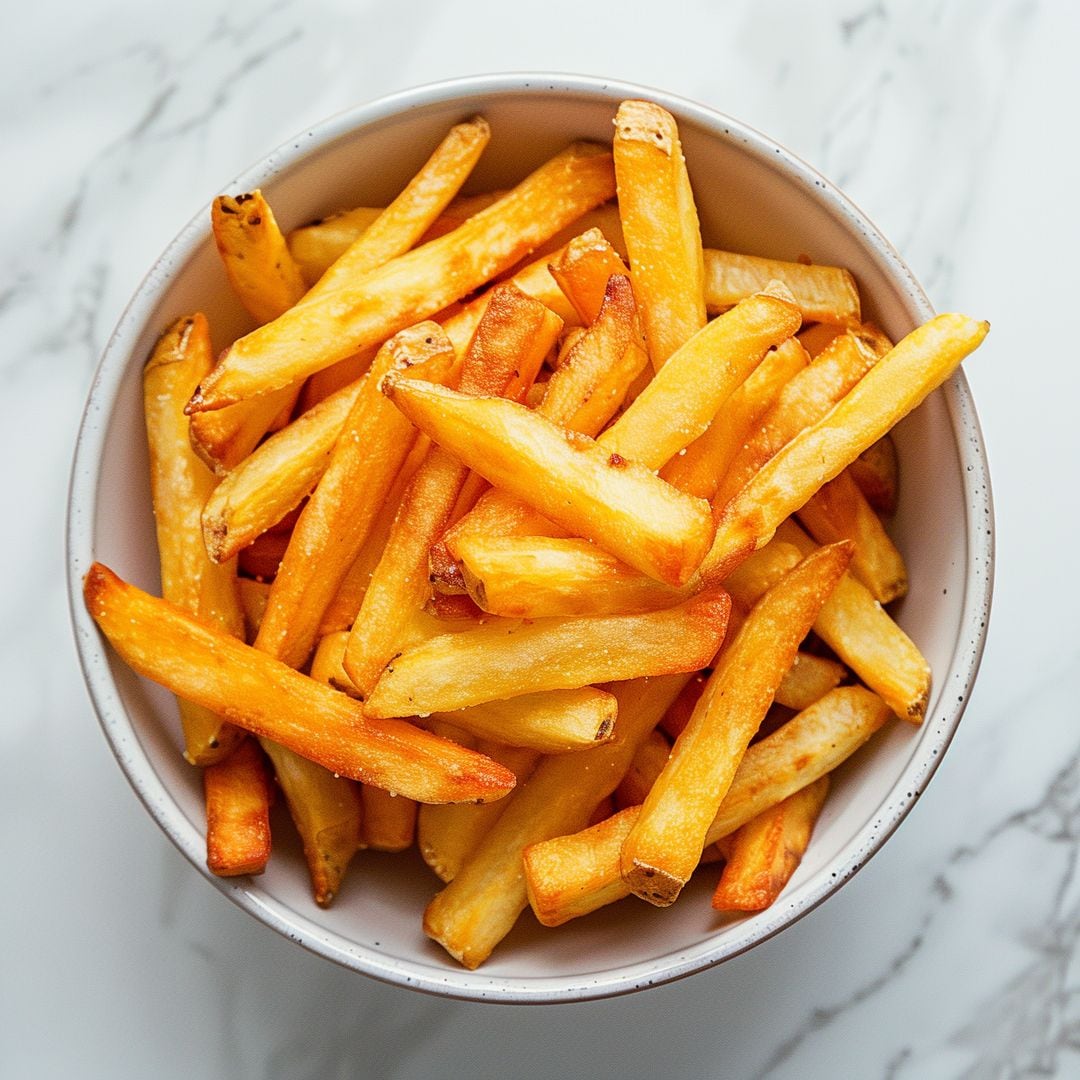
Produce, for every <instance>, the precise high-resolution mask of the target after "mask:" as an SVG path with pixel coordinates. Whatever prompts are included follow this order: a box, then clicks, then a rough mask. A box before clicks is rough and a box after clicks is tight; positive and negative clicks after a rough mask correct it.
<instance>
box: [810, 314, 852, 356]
mask: <svg viewBox="0 0 1080 1080" xmlns="http://www.w3.org/2000/svg"><path fill="white" fill-rule="evenodd" d="M846 329H847V328H846V327H844V326H841V325H839V324H838V323H824V322H821V323H812V324H811V325H810V326H805V327H803V329H802V330H800V331H799V343H800V344H801V345H802V347H803V348H804V349H805V350H806V351H807V352H808V353H809V354H810V356H811V358H813V357H815V356H817V355H818V354H819V353H821V352H823V351H824V350H825V349H826V348H827V347H828V346H829V345H830V344H831V343H832V342H833V341H834V340H835V339H836V338H838V337H839V336H840V335H841V334H843V333H844V332H845V330H846Z"/></svg>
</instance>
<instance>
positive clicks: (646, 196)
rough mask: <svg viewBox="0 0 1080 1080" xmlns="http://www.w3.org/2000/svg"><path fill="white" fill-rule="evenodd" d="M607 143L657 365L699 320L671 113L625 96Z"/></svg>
mask: <svg viewBox="0 0 1080 1080" xmlns="http://www.w3.org/2000/svg"><path fill="white" fill-rule="evenodd" d="M612 147H613V153H614V158H615V177H616V181H617V187H618V195H619V216H620V217H621V218H622V224H623V235H624V237H625V240H626V248H627V252H628V254H629V256H630V268H631V270H632V272H633V280H634V293H635V295H636V296H637V299H638V304H639V306H640V307H641V309H642V322H643V324H644V327H645V339H646V340H647V341H648V343H649V357H650V359H651V360H652V363H653V367H654V368H655V369H656V370H657V371H659V370H660V368H662V367H663V366H664V364H665V363H666V361H667V358H668V357H669V356H670V355H671V354H672V353H673V352H675V350H676V349H678V348H679V347H680V346H681V345H682V344H683V343H684V342H685V341H687V340H688V339H689V338H691V337H692V336H693V335H694V334H696V333H697V332H698V330H700V329H701V328H702V327H703V326H704V325H705V265H704V261H703V257H702V251H701V228H700V226H699V224H698V216H697V208H696V207H695V205H694V194H693V191H692V190H691V188H690V178H689V176H688V175H687V172H686V162H685V160H684V159H683V152H682V144H681V143H680V141H679V132H678V128H677V126H676V123H675V119H674V117H673V116H672V115H671V114H670V113H668V112H667V111H665V110H664V109H662V108H660V106H658V105H654V104H652V103H651V102H648V101H624V102H623V103H622V104H621V105H620V106H619V110H618V112H617V113H616V115H615V138H614V141H613V143H612Z"/></svg>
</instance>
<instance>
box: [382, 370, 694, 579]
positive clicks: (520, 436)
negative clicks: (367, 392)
mask: <svg viewBox="0 0 1080 1080" xmlns="http://www.w3.org/2000/svg"><path fill="white" fill-rule="evenodd" d="M383 389H384V391H385V392H386V393H387V394H389V395H390V398H391V400H392V401H393V402H394V403H395V404H396V405H397V406H398V408H400V409H401V410H402V412H404V413H405V414H406V416H408V417H409V418H410V419H411V420H412V421H413V423H415V424H416V425H417V426H418V427H419V428H420V430H421V431H423V432H425V433H426V434H427V435H429V436H430V437H431V438H432V439H434V440H435V441H436V442H438V443H439V444H440V445H442V446H443V447H445V448H446V450H448V451H449V452H450V453H452V454H455V455H456V456H457V457H459V458H460V459H461V460H462V461H463V462H464V463H465V464H466V465H468V466H469V467H470V468H472V469H474V470H475V471H476V472H478V473H480V475H481V476H483V477H485V478H486V479H487V480H489V481H491V483H492V484H494V485H495V486H496V487H501V488H504V489H505V490H506V491H508V492H510V493H511V494H513V495H515V496H517V497H518V498H519V499H521V500H522V501H523V502H527V503H528V504H529V505H530V506H532V507H534V508H535V509H536V510H538V511H539V512H540V513H541V514H543V515H544V516H546V517H549V518H551V520H552V521H554V522H555V523H556V524H559V525H562V526H563V527H564V528H566V529H568V530H570V531H571V532H574V533H576V534H577V535H579V536H584V537H586V538H587V539H590V540H593V541H595V542H596V543H597V544H599V545H600V546H601V547H603V548H604V549H605V550H607V551H610V552H611V553H612V554H613V555H616V556H618V557H619V558H621V559H622V560H623V561H624V562H627V563H629V564H630V565H631V566H634V567H636V568H637V569H639V570H641V571H642V572H643V573H646V574H649V575H651V576H653V577H655V578H657V579H658V580H660V581H666V582H668V583H669V584H672V585H681V584H682V583H683V582H685V581H686V580H687V579H688V578H689V577H690V575H691V574H692V573H693V572H694V570H696V569H697V567H698V565H699V563H700V561H701V559H702V556H703V546H704V547H707V545H708V543H709V541H708V537H709V536H710V534H711V533H712V529H713V524H712V516H711V514H710V513H709V511H708V504H707V503H705V502H704V501H703V500H700V499H694V498H692V497H690V496H689V495H684V494H683V493H682V492H679V491H676V489H675V488H673V487H671V485H670V484H666V483H665V482H664V481H663V480H661V479H660V478H659V477H658V476H656V475H655V473H653V472H651V471H650V470H649V469H647V468H646V467H644V466H642V465H639V464H637V463H636V462H631V461H627V460H625V459H624V458H622V457H620V456H619V455H618V454H615V453H610V452H608V451H607V450H606V449H605V448H604V447H602V446H600V445H599V443H597V442H594V441H593V440H592V439H588V438H586V437H585V436H581V435H577V434H572V433H567V432H566V431H563V430H561V429H559V428H558V427H556V426H555V425H554V424H552V423H551V422H550V421H549V420H547V419H546V418H544V417H542V416H538V415H537V414H536V413H533V412H530V411H529V410H528V409H525V408H524V407H523V406H520V405H516V404H514V403H513V402H510V401H503V400H499V399H495V398H470V397H466V396H465V395H463V394H459V393H455V392H454V391H448V390H445V389H444V388H442V387H438V386H434V385H429V384H426V383H422V382H421V381H420V380H409V381H408V382H405V381H403V380H401V379H387V380H385V381H384V382H383Z"/></svg>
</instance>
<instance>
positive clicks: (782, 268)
mask: <svg viewBox="0 0 1080 1080" xmlns="http://www.w3.org/2000/svg"><path fill="white" fill-rule="evenodd" d="M770 281H782V282H783V283H784V285H786V286H787V287H788V288H789V289H790V290H791V292H792V295H793V296H794V299H795V303H796V305H797V306H798V308H799V311H800V312H801V313H802V317H803V319H804V321H806V322H808V323H809V322H819V323H833V324H837V325H840V326H851V325H853V324H855V323H858V321H859V318H860V315H859V290H858V288H857V287H856V285H855V279H854V278H853V277H852V276H851V274H850V272H849V271H847V270H844V269H842V268H840V267H838V266H815V265H809V264H806V263H799V262H782V261H781V260H780V259H762V258H759V257H758V256H756V255H737V254H735V253H734V252H731V251H716V250H710V249H706V250H705V286H704V290H705V307H706V310H707V311H708V312H709V314H710V315H714V314H716V313H717V312H720V311H726V310H727V309H728V308H730V307H734V306H735V304H737V303H738V302H739V301H740V300H742V299H744V298H745V297H747V296H752V295H753V294H754V293H756V292H760V291H761V290H762V289H764V288H765V287H766V285H767V284H768V283H769V282H770Z"/></svg>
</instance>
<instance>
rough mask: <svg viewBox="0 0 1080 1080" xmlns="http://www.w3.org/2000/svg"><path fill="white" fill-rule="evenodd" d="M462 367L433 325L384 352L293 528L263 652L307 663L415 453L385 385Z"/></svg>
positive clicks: (411, 433) (262, 634)
mask: <svg viewBox="0 0 1080 1080" xmlns="http://www.w3.org/2000/svg"><path fill="white" fill-rule="evenodd" d="M455 362H456V355H455V353H454V349H453V346H452V345H451V344H450V341H449V339H448V338H447V337H446V335H445V334H444V333H443V332H442V330H441V329H440V328H439V327H438V326H437V325H436V324H435V323H431V322H428V323H418V324H417V325H416V326H414V327H410V328H409V329H408V330H403V331H402V332H401V333H400V334H396V335H395V336H394V337H393V338H391V339H390V340H389V341H388V342H387V343H386V344H385V345H384V346H383V347H382V349H380V350H379V355H378V357H376V360H375V363H374V364H373V365H372V368H371V371H370V372H368V374H367V375H366V376H365V377H364V382H363V385H362V386H361V388H360V391H359V393H358V394H357V396H356V400H355V401H354V403H353V407H352V409H351V410H350V411H349V415H348V418H347V419H346V421H345V426H344V427H343V428H342V433H341V436H340V437H339V438H338V440H337V442H336V443H335V445H334V449H333V451H332V453H331V457H330V463H329V465H328V466H327V468H326V471H325V472H324V473H323V475H322V477H321V478H320V480H319V483H318V486H317V487H316V488H315V491H314V492H313V493H312V496H311V498H310V499H309V500H308V502H307V505H306V506H305V507H304V510H303V513H301V515H300V519H299V521H298V522H297V523H296V527H295V528H294V529H293V532H292V537H291V539H290V541H289V546H288V548H286V551H285V556H284V558H283V560H282V562H281V565H280V567H279V568H278V572H277V576H276V577H275V578H274V585H273V588H272V589H271V591H270V599H269V602H268V604H267V608H266V613H265V614H264V616H263V620H262V625H261V627H260V629H259V637H258V640H257V641H256V643H255V644H256V647H258V648H260V649H263V650H264V651H265V652H268V653H270V654H271V655H272V656H275V657H277V659H279V660H283V661H284V662H285V663H286V664H288V665H289V666H290V667H300V666H302V665H303V664H304V662H305V661H306V660H307V658H308V655H309V654H310V652H311V650H312V648H313V647H314V645H315V640H316V635H317V633H318V630H319V626H320V623H321V621H322V618H323V616H324V614H325V612H326V608H327V607H328V606H329V604H330V601H331V600H332V599H333V598H334V595H335V593H336V592H337V590H338V588H339V586H340V585H341V583H342V581H343V580H344V578H345V575H346V574H347V573H348V571H349V568H350V566H351V565H352V563H353V562H354V561H355V559H356V557H357V556H358V555H359V553H360V550H361V547H362V546H363V543H364V541H365V539H366V538H367V535H368V533H369V531H370V530H371V527H372V524H373V523H374V520H375V518H376V516H377V514H378V512H379V509H380V508H381V506H382V503H383V501H384V500H385V498H386V496H387V493H388V492H389V490H390V487H391V486H392V484H393V482H394V478H395V476H396V475H397V474H398V472H399V471H400V469H401V467H402V465H403V464H404V463H405V459H406V458H407V456H408V454H409V451H410V450H411V448H412V443H413V439H414V437H415V430H414V429H413V427H412V426H411V425H410V424H409V422H408V421H407V420H406V419H405V418H404V417H403V416H402V415H401V413H399V412H398V411H397V410H396V409H395V408H394V407H393V406H392V405H391V404H390V402H388V401H387V400H386V398H385V397H384V396H383V394H382V393H381V392H380V390H379V382H380V380H381V379H382V378H383V376H385V375H386V374H387V373H388V372H391V371H406V370H408V369H410V368H413V369H414V370H416V371H417V373H420V372H429V373H431V374H432V375H433V377H435V378H437V379H438V378H446V377H448V376H449V374H450V372H451V371H452V368H453V365H454V363H455Z"/></svg>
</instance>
